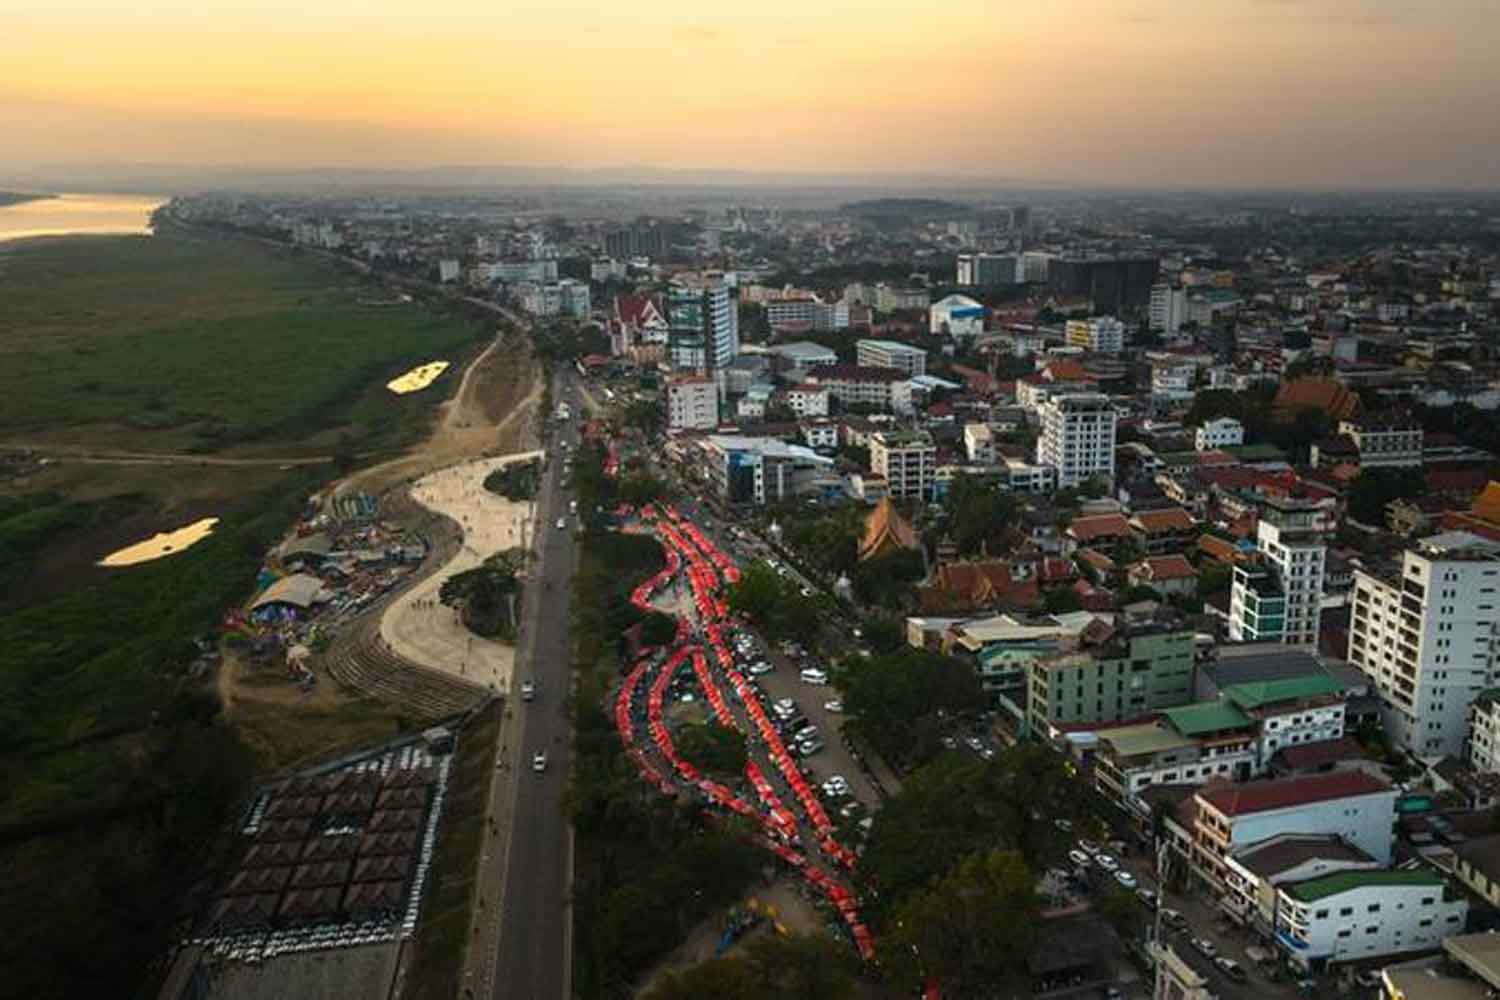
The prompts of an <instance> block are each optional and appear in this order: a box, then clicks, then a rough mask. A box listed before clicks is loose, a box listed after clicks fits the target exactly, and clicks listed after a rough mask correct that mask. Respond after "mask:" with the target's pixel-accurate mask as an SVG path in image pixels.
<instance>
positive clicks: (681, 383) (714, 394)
mask: <svg viewBox="0 0 1500 1000" xmlns="http://www.w3.org/2000/svg"><path fill="white" fill-rule="evenodd" d="M718 424H719V388H718V386H717V385H715V384H714V380H713V379H711V378H707V377H704V376H701V375H680V376H678V377H676V378H674V379H672V380H671V381H670V382H668V383H667V430H668V431H669V432H671V431H687V430H712V429H713V428H715V427H717V426H718Z"/></svg>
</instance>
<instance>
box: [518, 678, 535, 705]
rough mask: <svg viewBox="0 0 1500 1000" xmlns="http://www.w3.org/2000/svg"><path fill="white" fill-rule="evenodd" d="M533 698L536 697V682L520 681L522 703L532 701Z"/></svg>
mask: <svg viewBox="0 0 1500 1000" xmlns="http://www.w3.org/2000/svg"><path fill="white" fill-rule="evenodd" d="M535 697H536V682H535V681H522V682H521V700H522V701H530V700H531V699H533V698H535Z"/></svg>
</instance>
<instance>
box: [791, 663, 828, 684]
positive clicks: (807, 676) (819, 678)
mask: <svg viewBox="0 0 1500 1000" xmlns="http://www.w3.org/2000/svg"><path fill="white" fill-rule="evenodd" d="M798 676H800V677H801V678H802V681H803V683H806V684H817V685H822V684H827V683H828V674H827V673H826V672H824V671H822V670H817V669H814V668H813V667H808V668H807V669H806V670H804V671H802V673H801V674H799V675H798Z"/></svg>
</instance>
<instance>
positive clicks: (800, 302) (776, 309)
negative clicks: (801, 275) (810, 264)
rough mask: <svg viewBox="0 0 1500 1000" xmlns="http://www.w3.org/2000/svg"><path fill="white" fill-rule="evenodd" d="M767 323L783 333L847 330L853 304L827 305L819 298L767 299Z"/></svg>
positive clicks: (838, 303) (836, 303) (837, 303)
mask: <svg viewBox="0 0 1500 1000" xmlns="http://www.w3.org/2000/svg"><path fill="white" fill-rule="evenodd" d="M766 322H767V323H768V324H770V327H771V329H773V330H781V329H786V328H792V329H797V328H801V329H810V330H847V329H848V328H849V303H847V302H844V301H838V302H824V301H822V300H821V299H819V298H817V297H816V296H811V295H809V296H798V297H791V298H775V299H768V300H766Z"/></svg>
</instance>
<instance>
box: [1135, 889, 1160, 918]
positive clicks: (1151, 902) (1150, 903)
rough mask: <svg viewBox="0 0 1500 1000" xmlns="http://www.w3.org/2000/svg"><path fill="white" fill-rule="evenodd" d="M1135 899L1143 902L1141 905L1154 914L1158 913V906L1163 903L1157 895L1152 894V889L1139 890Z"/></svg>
mask: <svg viewBox="0 0 1500 1000" xmlns="http://www.w3.org/2000/svg"><path fill="white" fill-rule="evenodd" d="M1135 898H1136V899H1139V900H1140V901H1141V905H1142V906H1144V907H1145V908H1146V909H1148V910H1151V911H1152V912H1153V913H1154V912H1155V911H1156V907H1157V904H1158V903H1160V902H1161V900H1160V899H1159V898H1158V897H1157V895H1156V893H1154V892H1152V891H1151V890H1150V889H1137V890H1136V891H1135Z"/></svg>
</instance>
